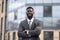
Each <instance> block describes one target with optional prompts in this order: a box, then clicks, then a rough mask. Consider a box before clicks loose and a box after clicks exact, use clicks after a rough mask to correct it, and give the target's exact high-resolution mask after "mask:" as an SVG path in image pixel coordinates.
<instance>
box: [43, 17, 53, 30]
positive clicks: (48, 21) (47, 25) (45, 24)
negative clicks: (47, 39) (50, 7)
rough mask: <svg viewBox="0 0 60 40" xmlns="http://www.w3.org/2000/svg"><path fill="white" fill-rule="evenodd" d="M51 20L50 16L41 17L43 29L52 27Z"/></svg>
mask: <svg viewBox="0 0 60 40" xmlns="http://www.w3.org/2000/svg"><path fill="white" fill-rule="evenodd" d="M52 24H53V21H52V18H49V17H48V18H44V19H43V27H44V28H45V29H50V28H51V27H52Z"/></svg>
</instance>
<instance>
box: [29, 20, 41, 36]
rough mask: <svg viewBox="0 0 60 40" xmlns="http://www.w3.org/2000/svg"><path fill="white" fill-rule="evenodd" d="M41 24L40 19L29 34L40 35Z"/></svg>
mask: <svg viewBox="0 0 60 40" xmlns="http://www.w3.org/2000/svg"><path fill="white" fill-rule="evenodd" d="M41 25H42V24H41V22H40V21H39V22H37V24H36V27H35V29H34V30H29V34H30V35H31V36H39V35H40V33H41Z"/></svg>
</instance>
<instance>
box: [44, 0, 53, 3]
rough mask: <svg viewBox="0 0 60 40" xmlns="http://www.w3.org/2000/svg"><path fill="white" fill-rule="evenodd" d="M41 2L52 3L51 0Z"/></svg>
mask: <svg viewBox="0 0 60 40" xmlns="http://www.w3.org/2000/svg"><path fill="white" fill-rule="evenodd" d="M43 3H52V0H43Z"/></svg>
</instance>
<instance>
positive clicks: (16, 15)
mask: <svg viewBox="0 0 60 40" xmlns="http://www.w3.org/2000/svg"><path fill="white" fill-rule="evenodd" d="M15 2H17V3H16V5H17V4H18V5H17V6H16V7H17V8H16V7H15V8H14V6H15V5H14V4H15ZM20 2H21V3H22V5H20V4H21V3H20ZM10 4H11V5H10ZM12 4H13V5H14V6H13V5H12ZM19 5H20V6H19ZM8 6H9V7H8ZM28 6H32V7H33V8H34V10H35V12H36V13H37V14H36V13H35V17H36V18H37V19H39V20H41V21H43V27H42V30H41V34H40V36H39V37H40V39H41V40H60V0H49V1H48V0H44V1H43V0H31V1H29V0H24V1H22V0H18V1H17V0H0V40H18V39H19V38H18V30H17V29H18V26H19V23H20V21H21V19H22V20H24V18H25V9H26V7H28ZM10 7H11V8H10ZM9 8H10V9H9ZM12 8H13V9H12ZM7 18H8V19H7ZM8 21H9V22H8ZM12 21H13V23H12ZM17 23H18V24H17ZM12 24H13V25H12ZM15 24H17V25H15ZM8 25H12V26H8ZM16 26H17V27H16ZM9 27H11V28H12V29H10V28H9ZM15 29H16V30H15Z"/></svg>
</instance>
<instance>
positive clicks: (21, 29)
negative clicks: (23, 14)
mask: <svg viewBox="0 0 60 40" xmlns="http://www.w3.org/2000/svg"><path fill="white" fill-rule="evenodd" d="M23 31H24V28H23V26H22V22H21V23H20V25H19V29H18V37H27V36H28V35H27V34H26V33H24V32H23Z"/></svg>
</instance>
